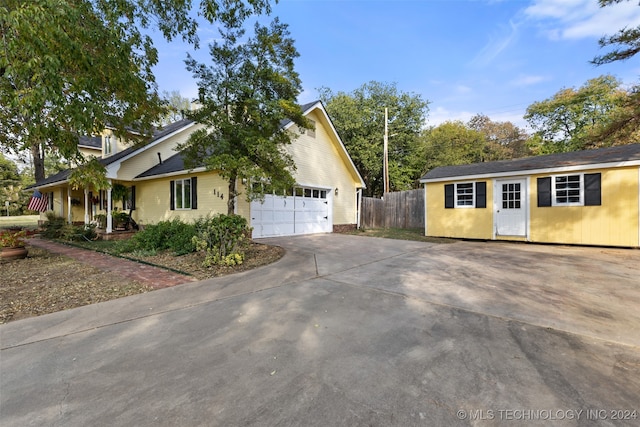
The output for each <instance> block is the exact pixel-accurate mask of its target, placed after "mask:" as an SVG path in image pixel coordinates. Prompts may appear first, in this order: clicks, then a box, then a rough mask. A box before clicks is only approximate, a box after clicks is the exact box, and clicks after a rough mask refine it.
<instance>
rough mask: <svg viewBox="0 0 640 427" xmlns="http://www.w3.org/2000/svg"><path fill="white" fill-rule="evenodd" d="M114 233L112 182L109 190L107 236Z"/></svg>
mask: <svg viewBox="0 0 640 427" xmlns="http://www.w3.org/2000/svg"><path fill="white" fill-rule="evenodd" d="M111 232H113V217H112V216H111V181H109V188H107V234H109V233H111Z"/></svg>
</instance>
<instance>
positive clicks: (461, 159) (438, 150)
mask: <svg viewBox="0 0 640 427" xmlns="http://www.w3.org/2000/svg"><path fill="white" fill-rule="evenodd" d="M422 139H423V141H424V158H425V159H426V162H425V164H424V169H423V171H422V172H424V173H426V172H428V171H430V170H431V169H434V168H436V167H439V166H455V165H466V164H470V163H478V162H482V161H485V160H490V159H486V158H485V156H486V146H487V140H486V137H485V135H484V134H483V133H482V132H480V131H478V130H474V129H471V128H469V127H468V126H467V125H465V124H464V123H463V122H461V121H448V122H444V123H442V124H441V125H439V126H436V127H434V128H430V129H427V130H425V131H424V132H423V135H422Z"/></svg>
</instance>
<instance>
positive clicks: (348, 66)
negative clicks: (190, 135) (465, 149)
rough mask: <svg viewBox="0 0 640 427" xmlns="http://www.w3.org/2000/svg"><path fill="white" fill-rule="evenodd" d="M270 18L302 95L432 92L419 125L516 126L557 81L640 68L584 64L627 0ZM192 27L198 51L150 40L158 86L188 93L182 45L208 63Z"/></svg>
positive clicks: (356, 1)
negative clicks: (286, 33)
mask: <svg viewBox="0 0 640 427" xmlns="http://www.w3.org/2000/svg"><path fill="white" fill-rule="evenodd" d="M272 16H278V17H280V20H281V21H282V22H285V23H287V24H289V30H290V32H291V36H292V38H293V39H295V40H296V47H297V49H298V51H299V52H300V57H299V58H298V59H297V61H296V70H297V71H298V73H299V74H300V77H301V79H302V83H303V87H304V91H303V93H302V94H301V96H300V99H299V101H300V103H305V102H309V101H313V100H315V99H317V98H318V92H317V88H320V87H328V88H330V89H331V90H332V91H334V92H338V91H344V92H350V91H352V90H354V89H356V88H358V87H360V86H361V85H362V84H364V83H366V82H369V81H372V80H376V81H379V82H386V83H396V84H397V86H398V89H399V90H400V91H402V92H410V93H415V94H419V95H421V96H422V98H423V99H425V100H428V101H429V102H430V105H429V109H430V111H429V116H428V119H427V123H426V125H428V126H431V125H438V124H440V123H442V122H443V121H445V120H457V119H460V120H464V121H466V120H468V119H469V118H470V117H471V116H473V115H475V114H478V113H483V114H486V115H487V116H489V117H490V118H491V119H492V120H495V121H507V120H508V121H511V122H513V123H515V124H516V125H518V126H522V127H524V126H525V125H526V122H525V121H524V120H523V119H522V116H523V115H524V112H525V110H526V108H527V107H528V106H529V105H530V104H532V103H533V102H535V101H542V100H544V99H546V98H549V97H551V96H553V95H554V94H555V93H556V92H558V91H559V90H560V89H562V88H568V87H576V88H577V87H579V86H582V85H583V84H584V83H585V82H586V81H587V80H589V79H591V78H594V77H597V76H599V75H602V74H612V75H614V76H616V77H618V78H619V79H620V80H622V81H623V82H624V83H625V84H627V85H630V84H632V83H635V82H637V81H638V78H639V76H640V58H638V57H634V58H632V59H631V60H628V61H626V62H621V63H614V64H609V65H604V66H600V67H595V66H593V65H591V64H590V63H589V60H591V59H592V58H593V57H594V56H595V55H598V54H601V53H603V52H604V51H602V50H600V49H599V46H598V43H597V41H598V39H599V38H600V37H601V36H603V35H605V34H613V33H615V32H616V31H617V30H619V29H621V28H623V27H625V26H637V25H640V7H639V6H638V3H637V1H636V0H632V1H629V2H623V3H621V4H618V5H615V6H609V7H606V8H600V7H599V6H598V4H597V1H596V0H406V1H405V0H395V1H392V0H280V2H279V3H278V4H277V5H275V6H274V8H273V14H272ZM254 21H255V19H254ZM199 34H200V38H201V40H202V42H203V47H202V48H201V49H200V50H199V51H196V52H193V50H192V49H191V48H189V47H188V46H186V45H184V44H181V43H179V42H175V41H174V42H172V43H171V44H167V43H164V42H160V43H158V47H159V49H160V62H159V64H158V66H157V67H156V78H157V82H158V85H159V89H160V90H161V91H164V90H166V91H171V90H178V91H180V92H181V94H182V95H183V96H187V97H193V96H195V94H196V93H197V90H196V83H195V81H194V80H193V78H192V77H191V75H190V74H189V73H188V72H187V71H186V70H185V67H184V62H183V61H184V58H185V52H186V51H187V50H189V51H191V52H192V54H194V56H195V57H196V58H198V59H199V60H200V61H203V62H206V63H210V61H209V56H208V53H207V48H206V44H207V42H210V41H211V40H213V39H214V38H215V37H216V36H217V31H216V29H215V28H214V27H213V26H211V25H210V24H209V25H208V26H207V25H203V26H201V28H200V30H199Z"/></svg>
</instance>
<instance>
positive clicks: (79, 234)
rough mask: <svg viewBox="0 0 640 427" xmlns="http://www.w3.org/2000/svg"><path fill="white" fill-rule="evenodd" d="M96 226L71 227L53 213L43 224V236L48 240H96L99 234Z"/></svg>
mask: <svg viewBox="0 0 640 427" xmlns="http://www.w3.org/2000/svg"><path fill="white" fill-rule="evenodd" d="M95 228H96V226H95V225H94V224H87V225H71V224H67V222H66V220H65V219H64V218H62V217H59V216H56V214H54V213H53V212H48V213H47V220H46V221H45V223H44V224H43V231H42V235H43V236H44V237H46V238H47V239H61V240H67V241H73V240H95V238H96V236H97V234H96V230H95Z"/></svg>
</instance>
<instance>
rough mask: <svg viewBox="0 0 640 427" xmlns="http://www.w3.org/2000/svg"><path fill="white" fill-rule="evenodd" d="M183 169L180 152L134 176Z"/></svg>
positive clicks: (306, 107) (284, 122)
mask: <svg viewBox="0 0 640 427" xmlns="http://www.w3.org/2000/svg"><path fill="white" fill-rule="evenodd" d="M318 102H320V101H313V102H309V103H307V104H304V105H301V106H300V109H301V110H302V112H303V113H306V112H307V111H308V110H309V109H311V108H312V107H313V106H315V105H316V104H317V103H318ZM289 123H291V120H290V119H285V120H282V121H281V122H280V127H281V128H284V127H286V126H287V125H288V124H289ZM183 170H185V167H184V158H183V157H182V154H181V153H177V154H175V155H173V156H171V157H170V158H168V159H167V160H165V161H163V162H162V163H161V164H157V165H155V166H154V167H152V168H151V169H148V170H146V171H144V172H142V173H141V174H140V175H138V176H136V178H148V177H151V176H158V175H163V174H167V173H174V172H180V171H183Z"/></svg>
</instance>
